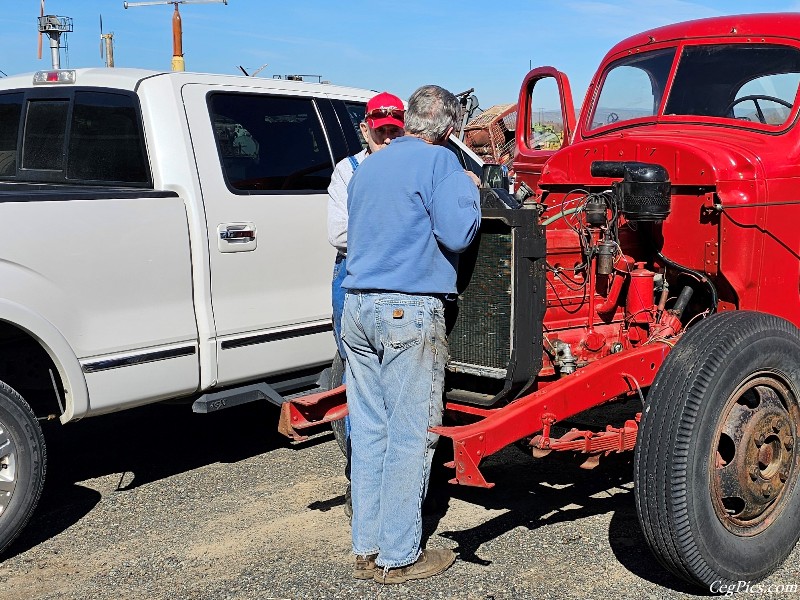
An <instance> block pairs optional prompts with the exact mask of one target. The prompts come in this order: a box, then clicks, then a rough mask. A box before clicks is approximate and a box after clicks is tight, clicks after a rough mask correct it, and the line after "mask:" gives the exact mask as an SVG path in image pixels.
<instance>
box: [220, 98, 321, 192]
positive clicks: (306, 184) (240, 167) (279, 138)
mask: <svg viewBox="0 0 800 600" xmlns="http://www.w3.org/2000/svg"><path fill="white" fill-rule="evenodd" d="M209 105H210V109H211V121H212V125H213V128H214V137H215V139H216V141H217V151H218V153H219V157H220V162H221V164H222V170H223V173H224V176H225V180H226V182H227V184H228V186H229V187H230V188H231V189H233V190H242V191H245V190H247V191H249V190H259V191H260V190H263V191H270V190H325V189H327V187H328V183H329V182H330V178H331V174H332V173H333V161H332V159H331V153H330V150H329V149H328V144H327V142H326V141H325V136H324V134H323V131H322V126H321V124H320V121H319V118H318V116H317V111H316V109H315V107H314V103H313V100H311V99H310V98H287V97H279V96H265V95H263V94H258V95H256V94H224V93H215V94H211V95H210V96H209Z"/></svg>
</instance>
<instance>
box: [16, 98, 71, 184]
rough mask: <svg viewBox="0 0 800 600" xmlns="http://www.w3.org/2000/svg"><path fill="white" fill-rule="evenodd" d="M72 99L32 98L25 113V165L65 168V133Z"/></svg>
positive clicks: (23, 149) (26, 167)
mask: <svg viewBox="0 0 800 600" xmlns="http://www.w3.org/2000/svg"><path fill="white" fill-rule="evenodd" d="M68 110H69V100H31V101H30V102H28V112H27V114H26V116H25V141H24V142H23V144H22V168H23V169H44V170H54V171H58V170H61V169H63V168H64V136H65V134H66V127H67V111H68Z"/></svg>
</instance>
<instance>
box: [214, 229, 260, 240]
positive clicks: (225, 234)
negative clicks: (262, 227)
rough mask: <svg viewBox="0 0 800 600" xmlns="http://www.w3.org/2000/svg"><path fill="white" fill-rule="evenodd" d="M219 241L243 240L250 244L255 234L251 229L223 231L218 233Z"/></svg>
mask: <svg viewBox="0 0 800 600" xmlns="http://www.w3.org/2000/svg"><path fill="white" fill-rule="evenodd" d="M219 239H221V240H226V241H229V242H233V241H237V240H244V241H247V242H251V241H253V240H254V239H256V232H255V231H253V230H252V229H234V228H229V229H223V230H222V231H220V232H219Z"/></svg>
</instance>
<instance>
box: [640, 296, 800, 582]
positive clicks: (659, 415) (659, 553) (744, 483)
mask: <svg viewBox="0 0 800 600" xmlns="http://www.w3.org/2000/svg"><path fill="white" fill-rule="evenodd" d="M799 443H800V331H798V329H797V328H796V327H795V326H794V325H792V324H791V323H789V322H787V321H784V320H783V319H780V318H778V317H774V316H771V315H767V314H762V313H756V312H746V311H737V312H731V313H723V314H720V315H717V316H714V317H711V318H709V319H707V320H705V321H703V322H702V323H699V324H698V325H697V326H696V327H694V328H692V329H690V330H689V331H688V332H687V333H686V334H685V335H684V337H683V338H682V339H681V340H680V341H679V342H678V344H677V346H676V347H675V349H674V350H673V351H672V352H670V354H669V355H668V356H667V358H666V360H665V361H664V364H663V365H662V367H661V369H660V371H659V372H658V375H657V376H656V379H655V381H654V382H653V386H652V387H651V389H650V393H649V394H648V396H647V401H646V404H645V406H644V410H643V413H642V421H641V427H640V429H639V436H638V439H637V444H636V448H635V452H634V491H635V498H636V509H637V512H638V514H639V520H640V522H641V525H642V530H643V532H644V536H645V538H646V539H647V542H648V543H649V545H650V547H651V549H652V550H653V552H654V553H655V555H656V557H657V558H658V559H659V561H660V562H661V563H662V564H663V565H664V566H665V567H667V569H669V570H670V571H672V572H673V573H675V574H676V575H678V576H680V577H682V578H684V579H686V580H688V581H690V582H692V583H696V584H699V585H703V586H705V587H706V589H709V586H711V587H712V591H713V586H722V585H730V584H734V583H736V582H738V581H748V582H755V581H759V580H761V579H764V578H765V577H767V576H768V575H769V574H770V573H772V572H773V571H774V570H775V569H777V568H778V566H780V564H781V563H782V562H783V561H784V560H785V559H786V557H787V556H788V555H789V553H790V552H791V551H792V548H793V547H794V546H795V544H796V543H797V540H798V538H800V519H798V518H797V515H798V514H800V492H798V486H797V479H798V474H799V473H800V467H799V466H798V457H799V456H800V454H799V453H798V450H800V448H798V444H799ZM717 589H719V588H717Z"/></svg>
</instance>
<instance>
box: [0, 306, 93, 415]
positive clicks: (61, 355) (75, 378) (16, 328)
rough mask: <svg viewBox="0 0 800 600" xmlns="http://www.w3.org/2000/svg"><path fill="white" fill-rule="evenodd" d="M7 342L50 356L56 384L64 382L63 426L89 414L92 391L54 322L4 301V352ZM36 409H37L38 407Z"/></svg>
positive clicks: (0, 323) (0, 316)
mask: <svg viewBox="0 0 800 600" xmlns="http://www.w3.org/2000/svg"><path fill="white" fill-rule="evenodd" d="M20 336H23V337H20ZM3 340H5V343H6V344H9V345H11V344H14V343H17V342H19V343H22V344H26V345H30V346H29V347H31V348H33V347H38V348H39V349H41V351H42V352H44V353H45V354H46V356H47V357H48V359H49V361H50V362H51V364H52V366H53V367H54V368H55V373H54V376H55V377H56V378H57V381H56V383H60V389H59V392H60V393H62V394H63V401H64V407H63V408H64V410H63V412H62V413H61V415H60V417H59V420H60V421H61V423H67V422H68V421H72V420H74V419H77V418H80V417H81V416H83V415H84V414H85V413H86V412H87V410H88V407H89V391H88V388H87V385H86V378H85V377H84V374H83V370H82V369H81V366H80V362H79V361H78V357H77V356H76V355H75V352H74V351H73V349H72V347H71V346H70V344H69V342H68V341H67V339H66V338H65V337H64V336H63V335H62V334H61V332H60V331H59V330H58V328H57V327H56V326H55V325H53V323H51V322H50V321H49V320H48V319H47V318H45V317H44V316H43V315H41V314H39V313H37V312H35V311H34V310H32V309H30V308H28V307H26V306H23V305H21V304H18V303H16V302H11V301H9V300H5V299H0V349H1V348H2V347H3ZM33 345H35V346H33ZM48 380H49V375H48ZM6 383H8V384H9V385H11V386H12V387H13V385H14V384H13V383H12V382H6ZM47 387H49V388H50V389H52V382H48V386H47ZM32 408H34V410H36V408H37V407H34V406H32Z"/></svg>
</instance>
